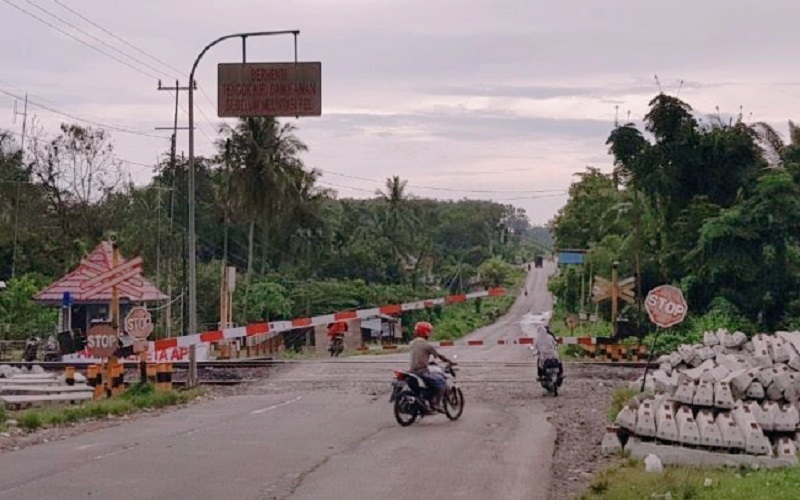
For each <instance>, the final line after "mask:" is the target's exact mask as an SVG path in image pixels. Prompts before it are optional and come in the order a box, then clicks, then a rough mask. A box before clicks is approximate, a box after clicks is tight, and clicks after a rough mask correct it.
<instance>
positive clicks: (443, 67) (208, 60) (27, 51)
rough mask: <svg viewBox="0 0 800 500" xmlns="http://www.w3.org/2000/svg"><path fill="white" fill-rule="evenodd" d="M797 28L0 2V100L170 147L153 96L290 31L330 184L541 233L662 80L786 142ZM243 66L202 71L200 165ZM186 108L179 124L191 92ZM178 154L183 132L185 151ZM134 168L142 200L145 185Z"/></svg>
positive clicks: (755, 8) (2, 118) (469, 9)
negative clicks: (318, 74)
mask: <svg viewBox="0 0 800 500" xmlns="http://www.w3.org/2000/svg"><path fill="white" fill-rule="evenodd" d="M12 4H13V5H16V6H18V7H19V8H21V9H25V10H26V11H28V12H30V13H31V14H33V15H35V16H37V17H39V18H41V20H43V21H46V22H47V23H49V24H51V25H53V26H55V27H58V28H59V29H61V30H63V31H65V32H67V33H70V34H72V35H73V36H75V37H76V38H79V39H81V40H83V41H84V42H85V44H82V43H80V42H78V41H76V40H74V39H73V38H70V37H68V36H67V35H65V34H63V33H60V32H59V31H58V30H56V29H55V28H54V27H51V26H48V25H46V24H44V23H43V22H41V21H39V20H37V19H34V18H33V17H31V16H30V15H28V14H25V13H24V12H21V11H20V10H18V9H17V8H15V7H13V6H12ZM63 6H67V7H69V8H70V9H72V10H74V11H75V12H77V13H78V14H80V15H81V16H83V17H85V18H87V19H88V20H90V21H92V22H94V23H96V24H97V25H99V26H101V27H102V28H103V29H105V30H108V31H109V32H111V33H113V34H114V35H116V36H118V37H121V38H122V39H124V40H125V41H127V42H128V43H129V44H130V45H126V44H124V43H122V42H120V41H119V40H117V39H116V38H114V37H112V36H111V35H109V34H108V33H107V32H105V31H103V30H101V29H99V28H97V27H95V26H93V25H92V24H90V23H88V22H87V21H86V20H84V19H81V18H80V17H77V16H76V15H75V14H74V13H72V12H70V11H69V10H67V9H65V8H64V7H63ZM54 16H56V17H54ZM798 18H800V5H798V4H797V3H796V1H793V0H769V1H768V2H764V1H755V0H752V1H751V0H703V1H701V2H698V1H696V0H695V1H684V0H673V1H671V2H642V1H640V0H638V1H637V0H604V1H598V0H576V1H564V2H553V1H548V2H543V1H538V0H480V1H479V0H435V1H430V0H427V1H422V0H403V1H398V0H283V1H280V2H278V1H275V0H273V1H264V0H224V1H223V0H191V1H190V0H183V1H178V0H158V1H156V0H136V1H129V2H122V1H120V0H0V44H2V47H3V50H2V51H0V68H1V69H0V91H3V92H7V93H11V94H15V95H22V94H23V93H24V92H28V94H29V99H30V100H31V101H32V102H34V103H36V104H37V105H44V106H47V107H49V108H51V109H55V110H58V111H61V112H66V113H69V114H73V115H75V116H77V117H80V118H84V119H87V120H92V121H95V122H98V123H102V124H107V125H113V126H115V127H119V128H122V129H125V130H133V131H138V132H144V133H146V134H152V135H163V136H166V135H167V134H168V132H163V131H159V132H157V131H155V130H153V128H154V127H156V126H169V125H171V123H172V115H173V107H174V98H173V97H172V96H170V94H169V93H167V92H159V91H157V90H156V87H157V78H161V79H163V81H164V83H165V84H167V83H168V82H170V83H171V82H174V80H175V79H176V78H179V79H180V81H181V84H183V85H185V84H186V83H187V76H186V74H188V72H189V69H190V68H191V64H192V62H193V60H194V58H195V57H196V56H197V54H198V53H199V52H200V50H201V49H202V48H203V47H204V46H205V45H206V44H207V43H209V42H210V41H212V40H213V39H215V38H217V37H219V36H222V35H226V34H231V33H235V32H243V31H265V30H284V29H299V30H300V31H301V34H300V36H299V38H298V43H299V59H300V60H301V61H321V63H322V107H323V111H322V113H323V115H322V116H321V117H313V118H312V117H309V118H301V119H300V120H298V121H297V126H298V128H299V136H300V137H301V138H302V139H303V140H304V141H305V142H306V143H307V144H308V146H309V148H310V151H309V153H308V154H307V156H306V158H305V159H306V162H307V164H308V165H309V166H312V167H316V168H319V169H321V170H322V171H324V176H323V178H322V181H323V182H325V183H328V186H327V187H334V186H332V185H335V189H337V190H338V191H339V193H340V196H354V197H364V196H371V193H372V192H373V191H374V190H375V189H378V188H380V187H381V184H382V182H383V179H385V178H386V177H387V176H391V175H400V176H401V177H403V178H405V179H408V181H409V185H410V186H411V187H410V189H409V190H410V192H411V193H413V194H415V195H419V196H430V197H438V198H461V197H465V196H466V197H472V198H482V199H495V200H503V201H506V202H508V203H513V204H515V205H518V206H521V207H524V208H525V209H526V210H527V211H528V214H529V216H530V218H531V221H532V222H534V223H546V222H547V221H548V220H549V219H550V218H552V216H553V215H554V214H555V212H556V211H557V210H558V208H559V207H561V206H562V205H563V204H564V202H565V201H566V199H567V197H566V194H565V192H564V190H565V189H566V188H567V187H568V186H569V184H570V183H571V182H572V180H573V177H572V175H573V174H574V173H576V172H579V171H582V170H583V169H584V167H585V166H586V165H594V166H597V167H600V168H602V169H603V170H604V171H608V170H610V166H611V160H610V157H609V156H608V155H607V153H606V150H607V148H606V146H605V140H606V138H607V136H608V133H609V132H610V131H611V128H612V126H613V121H614V114H615V106H617V105H618V106H619V109H620V117H621V119H625V118H626V117H627V115H628V112H630V117H631V119H632V120H634V121H638V120H640V119H641V117H642V116H643V115H644V113H645V112H646V107H647V102H648V101H649V100H650V98H652V97H653V96H654V95H655V94H656V93H657V92H658V87H657V85H656V82H655V79H654V75H656V74H657V75H658V77H659V80H660V82H661V85H662V87H663V88H664V90H665V91H668V92H672V93H674V92H677V91H678V88H679V85H680V82H681V81H683V85H682V87H681V89H680V97H681V98H683V99H684V100H686V101H687V102H689V103H690V104H691V105H692V106H693V107H694V108H695V109H696V110H697V111H698V112H700V113H701V114H707V113H716V108H717V107H719V109H720V111H721V112H722V113H723V114H736V113H738V112H739V109H740V106H742V107H743V111H744V116H745V117H747V118H749V119H750V120H752V121H768V122H770V123H773V124H775V125H777V126H778V127H779V130H780V131H781V132H785V129H786V120H787V119H789V118H795V119H800V100H799V99H798V84H800V68H798V65H797V62H796V54H795V53H796V46H797V42H798V39H799V38H800V35H798V31H797V30H796V22H797V19H798ZM64 22H67V23H70V24H72V25H73V26H75V27H77V28H80V29H81V30H83V31H85V32H86V33H89V34H91V35H92V36H93V37H96V38H97V39H99V40H102V42H103V43H105V44H108V45H103V43H101V42H100V41H98V40H96V39H92V38H90V37H89V36H87V35H86V34H84V33H81V32H79V31H76V29H75V28H74V27H70V26H69V25H67V24H64ZM87 45H90V46H94V47H96V48H97V49H99V50H102V51H103V52H106V53H108V54H110V55H112V56H114V57H115V58H117V59H120V60H122V61H125V62H127V63H128V64H130V65H132V66H134V67H136V68H138V69H139V71H136V70H134V69H132V68H130V67H127V66H125V65H123V64H122V63H121V62H119V61H116V60H114V59H112V58H111V57H108V56H107V55H104V54H101V53H99V52H97V51H95V50H93V49H92V48H90V47H89V46H87ZM131 45H132V46H134V47H136V48H135V49H134V48H132V47H131ZM109 46H111V47H115V48H117V49H119V50H120V51H122V52H124V53H126V54H128V55H130V56H132V57H134V58H136V59H138V60H139V61H141V62H143V63H145V64H146V65H147V66H143V65H142V64H140V63H139V62H136V61H134V60H132V59H130V58H128V57H126V56H125V55H123V54H120V53H119V52H116V51H115V50H113V49H112V48H110V47H109ZM137 49H138V50H137ZM140 51H141V52H140ZM149 56H154V57H156V58H158V59H159V60H161V61H162V62H164V63H167V64H168V65H169V66H172V67H174V69H173V68H170V67H169V66H164V65H163V64H161V63H160V62H157V61H155V60H154V59H152V58H150V57H149ZM240 58H241V45H240V43H239V42H238V41H235V40H231V41H228V42H223V43H222V44H221V45H218V46H216V47H215V48H213V49H212V50H211V51H210V52H209V53H208V54H206V56H205V57H204V59H203V60H202V62H201V63H200V66H199V69H198V72H197V81H198V84H199V85H200V87H201V88H202V91H203V92H198V93H197V94H196V103H197V108H199V111H198V113H197V119H198V125H199V126H200V127H201V131H200V133H198V134H197V139H196V150H197V151H198V153H199V154H209V153H211V152H212V146H211V143H210V140H209V139H213V138H214V135H215V132H214V131H215V128H216V125H217V124H218V123H219V122H220V119H218V118H217V117H216V78H217V76H216V67H217V64H218V63H220V62H238V61H240V60H241V59H240ZM292 58H293V45H292V38H291V37H290V36H287V37H272V38H260V39H251V40H250V41H249V42H248V61H249V62H257V61H258V62H274V61H289V60H292ZM148 66H151V67H148ZM175 69H177V70H179V71H176V70H175ZM145 73H149V74H150V75H147V74H145ZM181 100H182V103H183V107H184V109H185V108H186V106H187V103H186V95H185V93H184V94H183V95H181ZM19 104H20V105H21V103H19ZM13 108H14V99H13V97H10V96H8V95H6V94H3V93H0V128H5V129H11V130H14V131H16V132H20V131H21V117H18V118H17V122H16V124H14V123H13V122H12V118H13ZM29 115H30V117H31V118H32V117H33V116H35V117H36V122H37V123H38V124H40V125H41V126H42V127H43V128H44V129H45V131H49V132H54V131H55V130H56V128H57V126H58V123H60V122H61V121H63V120H70V119H68V118H64V117H63V116H59V115H57V114H54V113H53V112H52V111H49V110H47V109H44V108H42V107H41V106H36V105H33V106H31V107H30V108H29ZM180 121H181V125H184V126H185V125H186V114H185V113H183V112H181V117H180ZM111 132H112V135H113V138H114V142H115V145H116V149H117V152H118V154H119V156H120V157H121V158H124V159H125V160H129V161H132V162H136V163H142V164H148V165H149V164H152V163H153V162H154V160H155V158H156V157H157V156H158V155H159V154H160V153H162V152H164V151H165V150H166V149H167V146H168V142H167V140H165V139H161V138H158V137H144V136H141V135H135V134H130V133H127V132H122V131H120V130H111ZM187 144H188V141H187V133H186V131H183V132H182V133H181V134H180V135H179V142H178V147H179V150H186V148H187ZM126 168H128V169H129V170H130V174H131V176H132V178H133V180H134V181H135V182H136V183H137V184H144V183H146V182H147V180H148V179H149V177H150V175H151V171H150V169H148V168H147V167H144V166H140V165H136V164H135V163H131V164H128V165H126ZM431 188H438V189H431ZM557 190H561V191H557ZM487 191H490V192H487Z"/></svg>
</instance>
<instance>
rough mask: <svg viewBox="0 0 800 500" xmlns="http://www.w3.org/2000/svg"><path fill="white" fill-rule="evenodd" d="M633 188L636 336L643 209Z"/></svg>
mask: <svg viewBox="0 0 800 500" xmlns="http://www.w3.org/2000/svg"><path fill="white" fill-rule="evenodd" d="M637 193H638V191H637V190H636V189H634V190H633V206H634V214H635V215H634V217H635V224H636V337H637V338H641V337H639V335H641V332H642V210H641V206H640V205H639V196H638V194H637Z"/></svg>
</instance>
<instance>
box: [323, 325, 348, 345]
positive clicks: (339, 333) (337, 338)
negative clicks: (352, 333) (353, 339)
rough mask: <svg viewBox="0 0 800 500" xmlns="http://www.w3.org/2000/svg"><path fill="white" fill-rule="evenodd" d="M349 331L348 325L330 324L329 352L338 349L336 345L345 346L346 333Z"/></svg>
mask: <svg viewBox="0 0 800 500" xmlns="http://www.w3.org/2000/svg"><path fill="white" fill-rule="evenodd" d="M346 331H347V323H345V322H344V321H336V322H334V323H329V324H328V339H329V342H330V348H329V350H330V351H331V353H333V351H334V350H335V349H336V344H337V343H340V344H341V345H344V333H345V332H346Z"/></svg>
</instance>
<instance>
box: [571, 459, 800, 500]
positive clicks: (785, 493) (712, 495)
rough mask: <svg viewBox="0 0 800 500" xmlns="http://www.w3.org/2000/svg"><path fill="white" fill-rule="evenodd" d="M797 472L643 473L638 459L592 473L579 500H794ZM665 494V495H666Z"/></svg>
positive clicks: (690, 469)
mask: <svg viewBox="0 0 800 500" xmlns="http://www.w3.org/2000/svg"><path fill="white" fill-rule="evenodd" d="M798 490H800V469H798V468H797V467H789V468H785V469H772V470H754V469H753V468H751V467H736V468H731V467H727V468H705V467H667V466H665V467H664V471H663V472H661V473H651V472H646V471H645V470H644V465H643V464H642V463H641V461H640V460H633V459H625V460H622V461H621V462H620V463H617V464H614V465H611V466H609V467H607V468H606V469H604V470H602V471H601V472H599V473H598V474H596V476H595V478H594V479H593V480H592V483H591V484H590V485H589V487H588V488H587V490H586V492H585V493H584V494H583V495H581V496H580V497H579V498H581V499H582V500H641V499H643V498H648V499H649V498H652V499H658V498H661V499H664V498H672V499H673V500H690V499H691V500H706V499H707V500H717V499H720V498H724V499H725V500H794V499H795V498H797V492H798ZM667 493H669V496H667Z"/></svg>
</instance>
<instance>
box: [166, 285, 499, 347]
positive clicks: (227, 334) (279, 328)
mask: <svg viewBox="0 0 800 500" xmlns="http://www.w3.org/2000/svg"><path fill="white" fill-rule="evenodd" d="M502 295H505V289H503V288H491V289H489V290H483V291H480V292H472V293H466V294H460V295H448V296H446V297H439V298H436V299H428V300H418V301H415V302H408V303H405V304H390V305H385V306H381V307H374V308H371V309H359V310H357V311H341V312H336V313H333V314H325V315H322V316H314V317H311V318H297V319H293V320H289V321H274V322H271V323H254V324H250V325H247V326H239V327H236V328H226V329H224V330H213V331H209V332H204V333H198V334H194V335H185V336H183V337H173V338H170V339H161V340H156V341H155V342H154V343H153V344H154V345H153V346H152V347H153V348H154V349H155V350H157V351H159V350H163V349H170V348H174V347H188V346H190V345H197V344H203V343H207V342H218V341H220V340H223V339H236V338H242V337H252V336H255V335H266V336H267V338H272V337H275V336H276V335H278V334H279V333H281V332H286V331H289V330H293V329H295V328H305V327H309V326H321V325H327V324H328V323H333V322H334V321H344V320H348V319H367V318H373V317H375V316H377V315H379V314H385V315H395V314H400V313H401V312H405V311H417V310H420V309H428V308H431V307H434V306H437V305H450V304H458V303H461V302H466V301H468V300H473V299H478V298H482V297H500V296H502Z"/></svg>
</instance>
